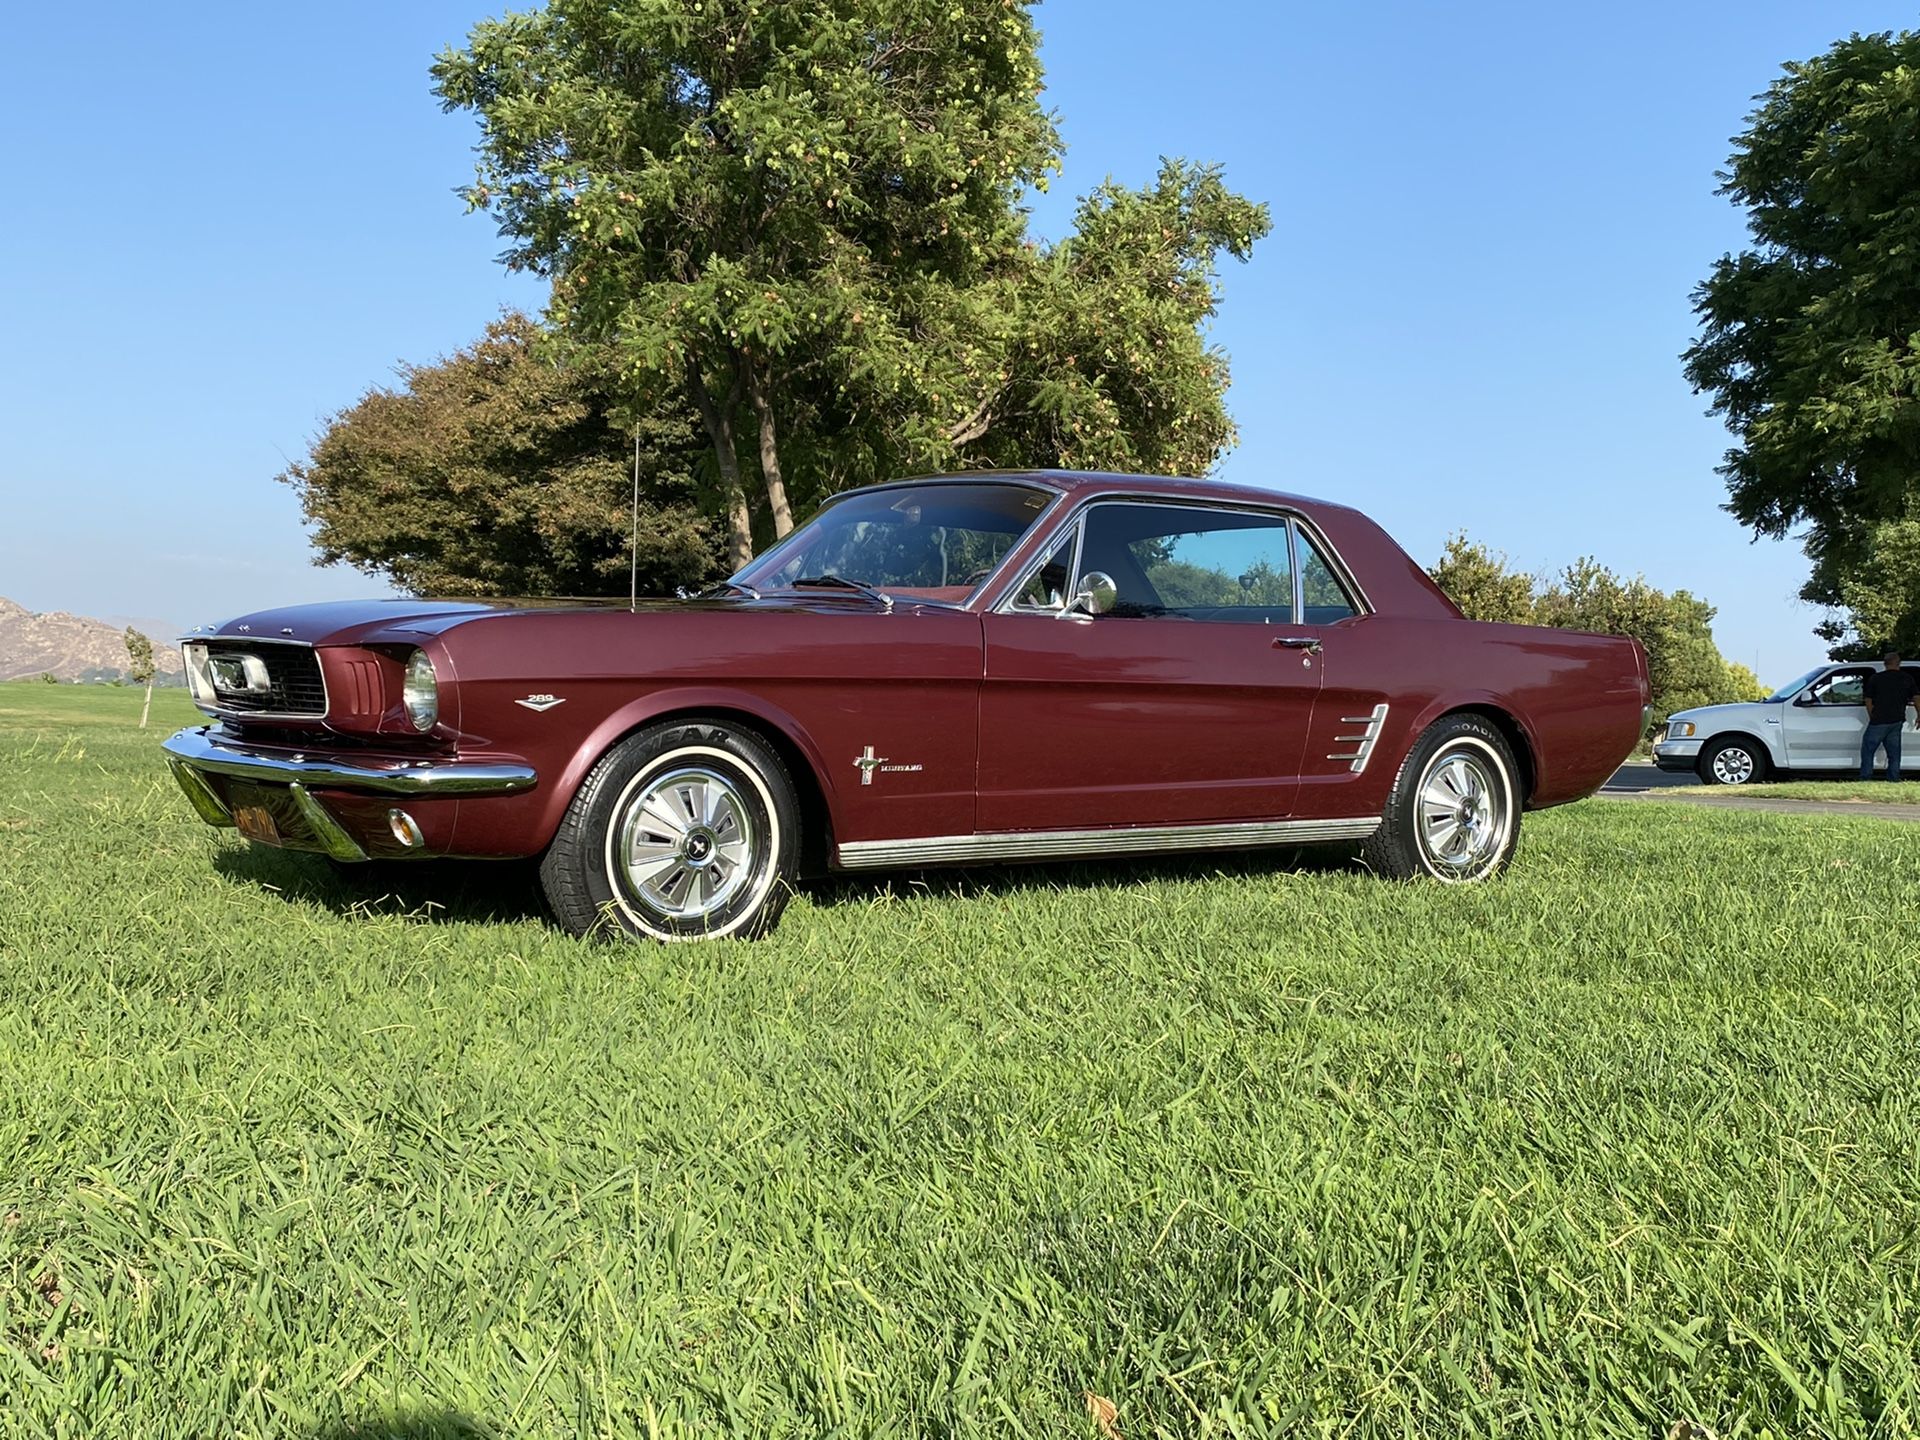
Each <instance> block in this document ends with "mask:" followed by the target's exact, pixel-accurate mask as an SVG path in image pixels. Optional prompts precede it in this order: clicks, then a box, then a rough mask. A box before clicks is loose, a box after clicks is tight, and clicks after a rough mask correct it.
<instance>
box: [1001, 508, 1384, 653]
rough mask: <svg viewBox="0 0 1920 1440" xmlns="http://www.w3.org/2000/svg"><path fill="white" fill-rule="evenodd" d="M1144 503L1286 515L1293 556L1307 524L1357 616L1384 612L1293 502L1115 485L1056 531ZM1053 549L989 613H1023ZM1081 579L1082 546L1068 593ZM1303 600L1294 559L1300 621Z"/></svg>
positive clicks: (1295, 613) (1026, 570) (1300, 622)
mask: <svg viewBox="0 0 1920 1440" xmlns="http://www.w3.org/2000/svg"><path fill="white" fill-rule="evenodd" d="M1140 504H1144V505H1162V506H1165V505H1178V506H1183V507H1185V508H1186V509H1189V510H1206V511H1209V512H1211V513H1213V514H1216V515H1217V514H1220V513H1222V512H1225V513H1227V514H1244V515H1260V516H1263V517H1267V518H1271V519H1279V520H1284V521H1286V522H1287V555H1288V559H1289V561H1290V562H1292V561H1294V560H1295V559H1296V552H1295V548H1294V543H1293V537H1294V532H1295V530H1296V529H1298V530H1303V531H1305V532H1306V534H1307V535H1308V536H1309V537H1310V538H1311V539H1312V541H1313V543H1314V545H1315V546H1316V547H1318V549H1319V551H1320V554H1321V555H1322V556H1323V557H1324V558H1325V559H1326V561H1327V563H1328V566H1329V568H1330V569H1332V571H1333V574H1334V579H1335V580H1337V581H1338V582H1339V583H1340V584H1341V586H1342V587H1343V588H1344V589H1345V590H1346V592H1347V594H1348V596H1349V598H1351V599H1352V600H1353V602H1354V612H1353V613H1354V618H1356V619H1357V618H1359V617H1360V616H1363V615H1374V614H1377V613H1379V612H1378V610H1377V608H1376V607H1375V606H1374V603H1373V601H1372V600H1370V599H1369V598H1368V597H1367V592H1366V590H1365V589H1364V588H1363V587H1362V586H1361V584H1360V582H1359V581H1358V580H1357V579H1355V578H1354V574H1353V567H1352V566H1350V565H1348V564H1347V562H1346V559H1345V557H1343V556H1342V555H1341V554H1340V551H1339V548H1338V547H1337V546H1335V545H1334V543H1333V542H1332V541H1331V540H1329V539H1328V538H1327V533H1326V531H1324V530H1322V529H1321V528H1320V527H1319V526H1318V525H1316V524H1314V523H1313V520H1312V518H1311V517H1309V516H1307V515H1306V514H1304V513H1302V512H1301V511H1300V510H1298V509H1296V508H1295V507H1293V506H1291V505H1283V504H1274V505H1263V504H1261V503H1260V502H1259V501H1257V500H1255V501H1246V500H1239V499H1235V500H1231V501H1227V500H1209V499H1205V498H1202V497H1195V496H1192V495H1169V494H1167V493H1166V492H1164V491H1158V490H1142V491H1139V492H1137V493H1136V492H1132V491H1129V492H1127V493H1125V494H1114V493H1112V492H1111V491H1109V492H1106V493H1104V494H1100V495H1091V496H1088V497H1087V498H1086V499H1084V500H1082V501H1080V502H1079V503H1078V504H1077V505H1075V506H1074V507H1073V508H1072V509H1071V510H1069V511H1068V512H1067V513H1066V515H1065V516H1064V517H1063V518H1062V519H1061V521H1060V525H1059V528H1058V530H1057V531H1056V532H1055V533H1056V535H1063V534H1064V533H1065V532H1066V529H1067V527H1068V526H1072V525H1078V526H1080V527H1081V529H1080V534H1082V535H1084V534H1085V521H1086V517H1087V514H1088V512H1089V511H1091V510H1092V509H1093V508H1094V507H1095V506H1097V505H1140ZM1077 543H1078V542H1077V541H1076V544H1077ZM1052 554H1053V546H1052V545H1051V544H1049V545H1048V547H1047V548H1046V549H1045V550H1044V551H1043V552H1042V553H1041V556H1040V558H1039V560H1038V562H1037V563H1035V564H1030V565H1028V566H1026V567H1025V568H1024V569H1023V570H1022V571H1021V572H1020V576H1019V579H1018V581H1017V582H1016V583H1015V584H1014V585H1013V586H1012V587H1011V588H1010V589H1008V590H1007V591H1005V592H1004V593H1003V594H1001V596H1000V597H999V599H997V600H995V601H994V602H993V603H992V604H991V605H989V606H987V613H988V614H990V615H1023V614H1027V613H1029V612H1027V611H1023V610H1016V609H1014V608H1013V597H1014V596H1016V595H1018V594H1019V593H1020V591H1021V590H1022V589H1024V588H1025V586H1026V582H1027V580H1028V578H1029V577H1030V576H1031V575H1032V574H1033V572H1034V571H1035V570H1036V569H1038V568H1039V566H1040V565H1041V564H1044V563H1046V561H1047V560H1048V559H1050V558H1051V557H1052ZM1079 583H1080V555H1079V553H1078V551H1077V550H1076V552H1075V554H1074V560H1073V572H1072V573H1071V574H1070V575H1068V577H1067V586H1068V593H1069V594H1071V593H1073V591H1074V590H1075V589H1077V588H1078V586H1079ZM1303 601H1304V597H1303V595H1302V582H1301V577H1300V566H1299V565H1298V564H1297V563H1294V565H1293V616H1294V618H1293V622H1292V623H1293V624H1295V625H1304V624H1306V621H1305V619H1304V618H1303V617H1304V616H1305V615H1306V613H1307V612H1306V606H1305V604H1304V603H1303ZM1213 623H1217V624H1227V625H1235V624H1239V623H1241V622H1239V621H1235V620H1227V621H1217V622H1213Z"/></svg>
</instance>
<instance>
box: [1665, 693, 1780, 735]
mask: <svg viewBox="0 0 1920 1440" xmlns="http://www.w3.org/2000/svg"><path fill="white" fill-rule="evenodd" d="M1779 717H1780V705H1779V703H1778V702H1777V701H1772V700H1732V701H1729V702H1728V703H1726V704H1725V705H1696V706H1694V707H1693V709H1691V710H1676V711H1674V712H1673V713H1672V714H1671V715H1669V716H1668V717H1667V723H1668V724H1669V725H1671V724H1672V723H1673V722H1674V721H1675V720H1690V721H1692V722H1693V723H1694V724H1695V725H1697V726H1699V727H1700V732H1701V733H1702V734H1705V733H1706V730H1707V727H1708V726H1709V725H1711V726H1714V727H1716V728H1725V727H1726V726H1730V725H1742V724H1745V725H1758V724H1762V723H1764V722H1765V721H1766V720H1768V719H1769V718H1771V719H1776V720H1777V719H1779Z"/></svg>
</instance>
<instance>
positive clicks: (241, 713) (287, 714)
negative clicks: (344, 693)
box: [177, 635, 333, 721]
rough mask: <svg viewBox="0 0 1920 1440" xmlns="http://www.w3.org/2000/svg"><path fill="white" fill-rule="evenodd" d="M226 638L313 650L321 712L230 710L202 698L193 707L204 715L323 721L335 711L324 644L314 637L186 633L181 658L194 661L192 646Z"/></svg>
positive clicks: (228, 641)
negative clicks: (323, 659)
mask: <svg viewBox="0 0 1920 1440" xmlns="http://www.w3.org/2000/svg"><path fill="white" fill-rule="evenodd" d="M222 641H224V642H225V643H226V644H229V645H297V646H300V647H302V648H303V649H307V650H311V651H313V668H314V669H315V670H316V671H317V672H319V675H320V703H321V708H320V712H319V714H317V715H316V714H314V713H313V712H312V711H309V710H230V709H228V708H227V707H226V706H224V705H202V704H201V703H200V702H199V701H198V700H195V701H194V702H193V708H194V709H196V710H198V711H199V712H200V713H201V714H202V715H212V716H213V717H215V718H216V719H219V720H255V721H274V720H303V721H311V720H321V721H324V720H325V719H326V718H327V717H328V716H329V715H331V714H332V713H333V692H332V691H331V690H330V689H328V688H327V667H326V666H324V665H322V664H321V663H320V647H319V646H318V645H315V644H314V643H313V642H312V641H311V640H288V639H286V638H285V637H283V636H279V635H182V636H181V637H180V639H179V641H178V642H177V643H178V645H179V647H180V661H181V663H182V664H183V665H185V664H190V663H191V662H190V661H188V659H187V655H186V651H187V646H189V645H212V644H216V643H219V642H222Z"/></svg>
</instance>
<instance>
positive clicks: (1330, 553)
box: [1288, 514, 1373, 625]
mask: <svg viewBox="0 0 1920 1440" xmlns="http://www.w3.org/2000/svg"><path fill="white" fill-rule="evenodd" d="M1288 518H1289V519H1290V520H1291V521H1292V524H1291V525H1290V526H1289V527H1288V529H1289V531H1290V532H1291V533H1290V535H1289V537H1288V544H1289V545H1290V547H1291V553H1292V557H1293V613H1294V616H1295V619H1294V624H1296V625H1305V624H1307V623H1309V622H1308V620H1307V567H1306V566H1304V565H1302V564H1301V563H1300V538H1301V537H1302V536H1303V535H1304V536H1305V537H1306V541H1307V543H1308V544H1309V545H1311V546H1313V548H1314V549H1315V550H1317V551H1319V552H1320V558H1321V559H1322V560H1324V561H1326V562H1327V570H1328V572H1329V573H1330V574H1332V576H1333V583H1334V584H1336V585H1338V586H1339V587H1340V588H1341V589H1342V590H1344V591H1345V592H1346V595H1347V603H1348V604H1349V605H1351V606H1352V607H1353V614H1352V615H1343V616H1341V617H1340V619H1341V620H1353V619H1358V618H1359V617H1360V616H1362V615H1371V614H1372V613H1373V605H1372V603H1371V602H1370V601H1367V600H1366V597H1365V596H1364V594H1362V592H1361V590H1360V587H1359V585H1358V583H1357V582H1355V580H1354V579H1353V571H1352V570H1351V569H1350V568H1349V567H1348V565H1347V562H1346V561H1345V560H1344V559H1342V558H1341V556H1340V552H1339V551H1338V550H1336V549H1334V548H1333V542H1332V541H1331V540H1329V539H1327V536H1326V532H1325V531H1323V530H1321V529H1320V527H1319V526H1317V525H1314V524H1313V523H1312V522H1311V521H1309V520H1308V519H1307V518H1306V516H1304V515H1298V514H1296V515H1292V516H1290V517H1288ZM1356 596H1359V597H1360V598H1359V600H1358V601H1357V602H1356V600H1355V597H1356ZM1326 623H1328V624H1332V625H1338V624H1339V623H1340V621H1339V620H1332V621H1328V622H1326Z"/></svg>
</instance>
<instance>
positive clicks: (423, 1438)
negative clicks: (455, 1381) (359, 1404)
mask: <svg viewBox="0 0 1920 1440" xmlns="http://www.w3.org/2000/svg"><path fill="white" fill-rule="evenodd" d="M501 1433H502V1432H500V1431H499V1430H496V1429H494V1427H493V1426H491V1425H489V1424H487V1423H486V1421H484V1420H476V1419H474V1418H473V1417H472V1416H471V1415H462V1414H460V1413H459V1412H458V1411H455V1410H410V1411H406V1412H403V1413H400V1414H394V1415H368V1416H365V1417H362V1418H360V1419H357V1420H339V1421H334V1422H332V1423H330V1424H326V1425H322V1426H321V1427H320V1428H319V1429H318V1430H316V1431H314V1432H313V1440H497V1437H498V1436H499V1435H500V1434H501Z"/></svg>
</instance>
